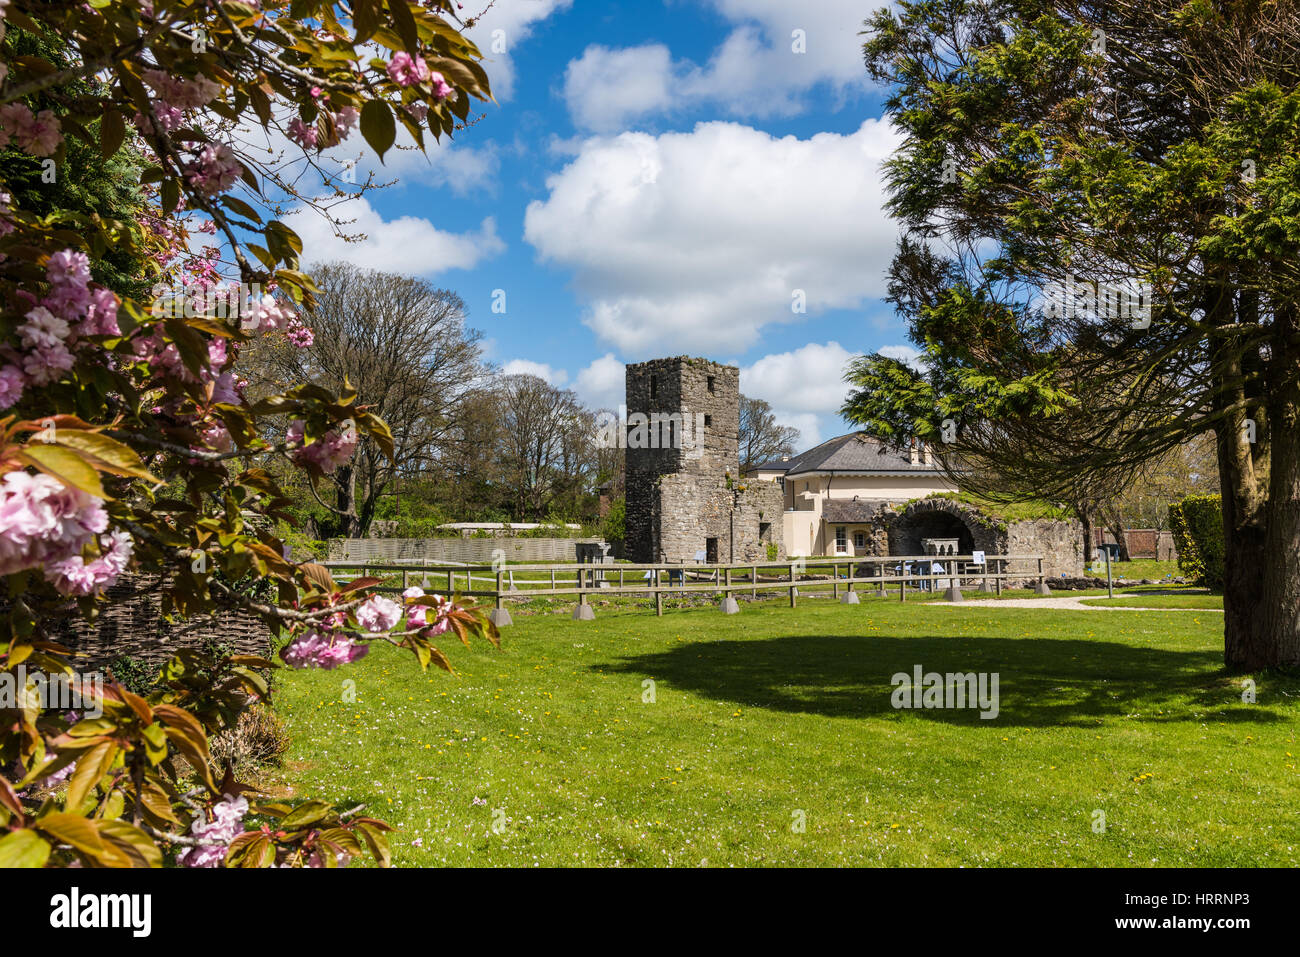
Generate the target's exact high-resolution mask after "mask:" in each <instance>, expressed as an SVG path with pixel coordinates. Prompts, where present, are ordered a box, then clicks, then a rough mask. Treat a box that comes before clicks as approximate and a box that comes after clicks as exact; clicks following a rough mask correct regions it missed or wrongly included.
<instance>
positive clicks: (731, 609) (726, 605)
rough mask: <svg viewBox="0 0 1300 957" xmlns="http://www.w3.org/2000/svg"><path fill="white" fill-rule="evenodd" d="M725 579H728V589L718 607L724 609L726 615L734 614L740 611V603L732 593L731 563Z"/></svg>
mask: <svg viewBox="0 0 1300 957" xmlns="http://www.w3.org/2000/svg"><path fill="white" fill-rule="evenodd" d="M725 579H726V588H727V590H726V592H725V593H724V594H723V596H722V604H720V605H719V606H718V607H719V608H721V609H722V613H723V614H724V615H734V614H736V613H737V612H738V611H740V604H739V603H738V602H737V601H736V597H735V596H734V595H733V594H732V593H731V566H730V565H728V566H727V569H726V574H725Z"/></svg>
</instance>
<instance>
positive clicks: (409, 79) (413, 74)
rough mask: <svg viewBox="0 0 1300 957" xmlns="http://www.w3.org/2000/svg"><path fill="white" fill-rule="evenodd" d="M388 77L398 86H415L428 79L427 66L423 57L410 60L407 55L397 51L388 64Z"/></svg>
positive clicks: (409, 56)
mask: <svg viewBox="0 0 1300 957" xmlns="http://www.w3.org/2000/svg"><path fill="white" fill-rule="evenodd" d="M388 75H389V76H390V77H392V80H393V82H394V83H396V84H397V85H398V86H415V85H416V84H417V83H423V82H424V81H425V80H427V79H429V66H428V64H427V63H425V62H424V58H423V57H418V56H417V57H414V58H412V57H411V55H410V54H409V53H406V52H404V51H399V52H397V53H394V54H393V58H392V60H390V61H389V63H388Z"/></svg>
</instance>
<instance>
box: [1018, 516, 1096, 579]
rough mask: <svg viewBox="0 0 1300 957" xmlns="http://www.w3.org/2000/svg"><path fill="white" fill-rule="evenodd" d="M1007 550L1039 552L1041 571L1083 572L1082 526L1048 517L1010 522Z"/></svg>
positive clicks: (1053, 573) (1021, 552)
mask: <svg viewBox="0 0 1300 957" xmlns="http://www.w3.org/2000/svg"><path fill="white" fill-rule="evenodd" d="M1007 552H1008V553H1009V554H1012V555H1041V556H1043V571H1044V572H1045V573H1046V574H1048V575H1052V576H1064V577H1067V578H1068V577H1073V576H1078V575H1082V574H1083V526H1082V525H1080V524H1079V523H1078V522H1062V521H1054V520H1052V519H1037V520H1035V521H1024V522H1011V523H1010V524H1009V525H1008V526H1007Z"/></svg>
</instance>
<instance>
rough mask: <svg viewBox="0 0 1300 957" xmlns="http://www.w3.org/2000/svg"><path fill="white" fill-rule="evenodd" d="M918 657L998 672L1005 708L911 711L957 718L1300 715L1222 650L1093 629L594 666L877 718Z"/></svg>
mask: <svg viewBox="0 0 1300 957" xmlns="http://www.w3.org/2000/svg"><path fill="white" fill-rule="evenodd" d="M916 665H921V667H922V670H923V671H924V672H939V673H941V674H946V673H949V672H960V673H969V672H997V673H998V675H999V697H1000V713H999V715H998V717H997V719H996V720H990V721H986V720H982V719H981V718H980V717H979V712H978V710H975V709H970V708H968V709H965V710H955V709H924V710H911V711H910V712H909V713H911V714H914V715H917V716H919V717H924V718H926V719H929V720H934V721H940V722H944V723H949V724H987V725H996V726H1001V727H1005V726H1007V725H1019V726H1025V727H1048V726H1096V724H1097V723H1098V720H1099V719H1106V718H1116V717H1124V716H1129V717H1130V718H1133V719H1134V720H1141V721H1144V722H1174V721H1207V720H1214V721H1232V722H1237V721H1250V722H1272V721H1282V720H1293V719H1294V716H1287V715H1284V714H1279V713H1277V712H1276V711H1274V710H1272V708H1270V707H1268V706H1266V705H1264V704H1250V705H1246V704H1242V702H1241V684H1240V683H1239V681H1240V679H1236V680H1234V679H1232V678H1230V676H1229V675H1228V674H1227V673H1226V672H1225V671H1224V670H1223V667H1222V661H1221V659H1220V658H1219V656H1218V655H1217V654H1215V653H1214V652H1210V651H1176V650H1165V649H1158V648H1147V647H1139V646H1134V645H1126V644H1120V643H1117V642H1105V641H1089V640H1084V639H1052V638H1035V639H1014V638H997V637H986V636H979V637H976V636H966V635H945V636H938V635H929V636H920V637H914V638H913V637H907V638H900V637H888V636H884V637H877V636H872V637H869V638H867V637H861V636H844V635H787V636H781V637H774V638H767V639H758V640H738V641H737V640H715V641H707V642H696V643H691V644H682V645H678V646H675V647H673V648H671V649H669V650H667V651H661V652H654V653H649V654H642V655H634V656H631V657H624V658H622V659H619V660H617V661H615V662H612V663H606V664H599V665H593V666H591V667H592V670H600V669H603V670H605V671H607V672H622V673H629V674H638V675H643V676H645V677H648V678H653V679H655V680H656V681H658V682H663V683H666V684H667V686H668V687H669V688H680V689H683V690H686V691H690V692H692V693H694V694H698V695H700V696H702V697H706V698H712V699H715V700H725V701H731V702H735V703H736V704H739V705H744V706H747V707H757V708H767V709H770V710H773V711H785V712H802V713H806V714H817V715H823V716H827V717H840V718H866V717H873V716H886V715H889V714H891V713H892V714H897V713H898V712H897V711H896V710H895V709H894V707H893V705H892V704H891V700H890V699H891V693H892V692H893V690H894V687H895V686H894V685H893V684H892V683H891V679H892V677H893V676H894V675H895V674H898V673H903V674H907V675H909V676H910V675H911V674H912V672H913V668H914V666H916ZM1262 680H1263V679H1261V681H1262ZM1274 680H1276V681H1278V682H1284V681H1286V679H1281V678H1276V679H1269V681H1270V682H1272V681H1274ZM1297 687H1300V684H1298V685H1297ZM1189 705H1190V707H1189ZM1161 712H1163V713H1161Z"/></svg>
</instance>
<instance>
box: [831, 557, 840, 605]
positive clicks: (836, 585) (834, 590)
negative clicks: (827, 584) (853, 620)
mask: <svg viewBox="0 0 1300 957" xmlns="http://www.w3.org/2000/svg"><path fill="white" fill-rule="evenodd" d="M831 582H832V584H831V597H832V598H839V597H840V565H839V562H835V561H832V562H831Z"/></svg>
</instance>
